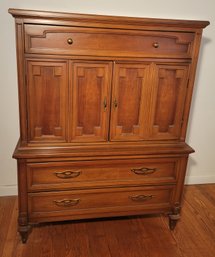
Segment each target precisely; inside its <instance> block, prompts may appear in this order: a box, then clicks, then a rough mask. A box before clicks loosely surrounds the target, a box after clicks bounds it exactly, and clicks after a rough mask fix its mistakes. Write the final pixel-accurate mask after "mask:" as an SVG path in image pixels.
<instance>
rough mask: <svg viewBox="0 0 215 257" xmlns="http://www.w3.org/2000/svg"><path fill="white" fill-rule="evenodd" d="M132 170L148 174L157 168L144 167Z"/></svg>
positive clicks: (136, 172)
mask: <svg viewBox="0 0 215 257" xmlns="http://www.w3.org/2000/svg"><path fill="white" fill-rule="evenodd" d="M131 171H132V172H134V173H135V174H137V175H148V174H152V173H154V172H155V171H156V169H155V168H145V167H142V168H134V169H131Z"/></svg>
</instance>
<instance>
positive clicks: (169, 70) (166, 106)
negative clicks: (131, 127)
mask: <svg viewBox="0 0 215 257" xmlns="http://www.w3.org/2000/svg"><path fill="white" fill-rule="evenodd" d="M188 71H189V66H188V65H175V64H171V65H169V64H152V68H151V74H152V77H151V83H152V85H153V87H152V92H151V104H150V110H149V116H148V118H149V120H148V124H147V126H148V129H147V130H148V138H149V139H154V140H164V139H166V140H176V139H179V138H180V133H181V126H182V122H183V112H184V105H185V100H186V91H187V85H188V76H189V72H188Z"/></svg>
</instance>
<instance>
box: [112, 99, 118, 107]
mask: <svg viewBox="0 0 215 257" xmlns="http://www.w3.org/2000/svg"><path fill="white" fill-rule="evenodd" d="M113 107H114V108H115V109H116V108H117V107H118V103H117V100H116V99H114V101H113Z"/></svg>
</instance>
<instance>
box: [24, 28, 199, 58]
mask: <svg viewBox="0 0 215 257" xmlns="http://www.w3.org/2000/svg"><path fill="white" fill-rule="evenodd" d="M193 40H194V33H183V32H158V31H148V32H147V31H138V32H137V31H129V30H127V31H125V30H116V29H115V30H110V29H95V28H94V29H93V28H77V27H63V26H45V25H30V24H26V25H25V51H26V53H42V54H72V55H88V56H89V55H93V56H128V57H131V56H139V57H141V56H143V57H146V56H154V55H156V57H159V56H160V57H162V56H170V57H183V58H186V57H190V56H191V52H192V45H193Z"/></svg>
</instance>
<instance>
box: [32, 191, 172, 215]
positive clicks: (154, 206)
mask: <svg viewBox="0 0 215 257" xmlns="http://www.w3.org/2000/svg"><path fill="white" fill-rule="evenodd" d="M173 192H174V191H173V187H172V186H166V187H161V186H160V187H155V188H153V187H146V188H144V187H128V188H126V187H125V188H117V189H107V190H104V189H97V190H96V189H95V190H74V191H68V192H44V193H29V195H28V206H29V213H30V219H32V220H33V219H34V218H42V217H57V216H58V217H59V216H71V217H70V218H71V219H72V218H73V216H74V217H75V218H77V217H78V215H79V216H80V217H81V216H82V215H83V216H85V215H89V217H90V214H92V215H96V216H97V217H99V216H100V215H99V214H101V216H105V213H106V215H108V213H109V214H110V213H111V216H114V213H115V212H116V213H117V212H123V211H125V212H129V211H131V213H132V211H135V210H136V211H138V210H140V211H142V213H144V211H146V212H147V211H149V210H150V211H152V212H153V210H154V211H156V210H158V209H159V210H160V212H161V210H163V209H168V208H169V207H170V206H171V202H172V197H173ZM86 217H87V216H86Z"/></svg>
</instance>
